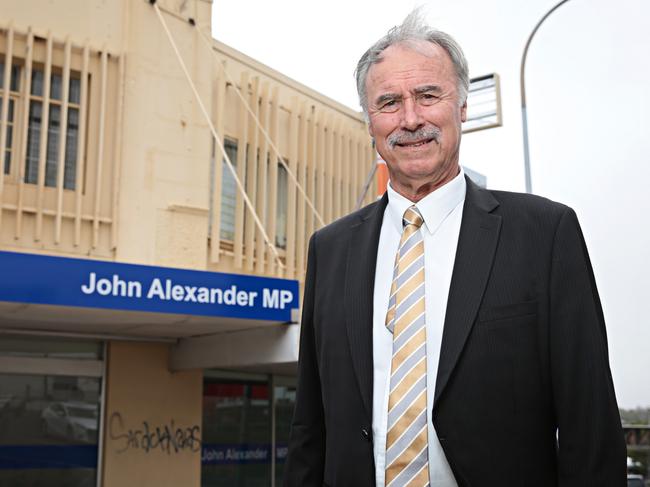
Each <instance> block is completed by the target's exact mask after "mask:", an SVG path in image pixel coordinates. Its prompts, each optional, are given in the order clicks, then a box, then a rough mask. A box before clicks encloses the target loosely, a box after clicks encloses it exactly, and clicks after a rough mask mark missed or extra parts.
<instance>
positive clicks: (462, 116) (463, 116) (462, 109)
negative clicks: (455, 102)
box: [460, 100, 467, 122]
mask: <svg viewBox="0 0 650 487" xmlns="http://www.w3.org/2000/svg"><path fill="white" fill-rule="evenodd" d="M460 121H461V122H467V100H465V102H464V103H463V106H462V107H460Z"/></svg>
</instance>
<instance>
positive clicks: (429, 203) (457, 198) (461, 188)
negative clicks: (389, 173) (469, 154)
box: [387, 166, 466, 235]
mask: <svg viewBox="0 0 650 487" xmlns="http://www.w3.org/2000/svg"><path fill="white" fill-rule="evenodd" d="M465 191H466V183H465V173H464V171H463V168H462V166H461V167H460V171H459V172H458V174H457V175H456V177H455V178H454V179H452V180H451V181H449V182H448V183H447V184H445V185H444V186H441V187H440V188H438V189H436V190H435V191H433V192H431V193H429V194H428V195H426V196H425V197H424V198H422V199H421V200H420V201H418V202H417V203H416V204H415V206H417V209H418V210H419V211H420V214H421V215H422V219H423V220H424V226H425V228H426V229H427V231H428V232H429V233H430V234H431V235H433V234H434V233H435V232H436V230H438V228H439V227H440V225H441V224H442V222H444V221H445V219H446V218H447V217H448V216H449V214H450V213H451V212H452V211H453V210H454V208H456V207H457V206H458V205H459V204H460V203H461V202H463V201H465ZM387 192H388V213H387V215H388V218H389V219H390V222H391V223H392V224H393V225H395V228H396V229H397V231H398V232H399V233H400V234H401V233H402V228H403V227H402V217H403V216H404V212H405V211H406V210H407V208H408V207H409V206H412V205H413V202H412V201H410V200H409V199H407V198H405V197H404V196H402V195H401V194H399V193H397V192H396V191H395V190H394V189H393V188H392V187H391V185H390V182H389V184H388V187H387Z"/></svg>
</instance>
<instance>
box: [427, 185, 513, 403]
mask: <svg viewBox="0 0 650 487" xmlns="http://www.w3.org/2000/svg"><path fill="white" fill-rule="evenodd" d="M466 180H467V193H466V196H465V204H464V208H463V220H462V223H461V227H460V234H459V237H458V247H457V251H456V259H455V262H454V271H453V274H452V278H451V285H450V287H449V298H448V300H447V312H446V315H445V325H444V329H443V333H442V344H441V348H440V362H439V364H438V376H437V379H436V390H435V396H434V407H435V405H436V404H437V402H438V399H439V398H440V395H441V394H442V392H443V391H444V389H445V386H446V385H447V383H448V382H449V378H450V377H451V374H452V372H453V370H454V367H455V366H456V363H457V362H458V359H459V357H460V355H461V352H462V350H463V347H464V346H465V342H466V340H467V337H468V336H469V333H470V331H471V329H472V325H473V323H474V320H475V318H476V313H477V312H478V308H479V305H480V304H481V299H482V298H483V293H484V291H485V286H486V285H487V281H488V277H489V275H490V270H491V269H492V261H493V260H494V254H495V250H496V247H497V242H498V239H499V231H500V229H501V217H500V216H499V215H494V214H491V213H490V212H491V211H492V210H494V209H495V208H496V207H497V206H498V202H497V201H496V200H495V199H494V197H493V196H492V195H491V193H489V192H488V191H485V190H482V189H480V188H479V187H478V186H476V185H475V184H474V183H472V182H471V181H470V180H469V179H468V178H466Z"/></svg>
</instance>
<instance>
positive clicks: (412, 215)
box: [402, 205, 424, 228]
mask: <svg viewBox="0 0 650 487" xmlns="http://www.w3.org/2000/svg"><path fill="white" fill-rule="evenodd" d="M423 223H424V219H423V218H422V215H420V210H418V207H417V206H415V205H413V206H411V207H409V208H408V209H407V210H406V211H405V212H404V217H402V225H404V227H406V226H407V225H415V228H420V227H421V226H422V224H423Z"/></svg>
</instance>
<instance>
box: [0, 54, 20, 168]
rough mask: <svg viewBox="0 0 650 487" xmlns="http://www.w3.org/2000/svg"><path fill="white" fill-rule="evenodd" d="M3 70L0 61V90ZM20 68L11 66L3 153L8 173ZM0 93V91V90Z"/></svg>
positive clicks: (2, 84) (2, 99)
mask: <svg viewBox="0 0 650 487" xmlns="http://www.w3.org/2000/svg"><path fill="white" fill-rule="evenodd" d="M4 72H5V64H4V62H0V90H4ZM19 75H20V70H19V67H18V66H15V65H14V66H12V67H11V82H10V84H9V85H10V90H9V112H8V116H7V139H6V140H7V142H6V145H5V153H4V172H5V174H9V171H10V170H11V153H12V147H13V133H14V113H15V107H16V101H17V99H18V92H19V90H20V78H19ZM0 93H1V92H0ZM3 103H4V97H2V98H0V110H1V109H2V108H3V105H2V104H3ZM0 113H2V111H0Z"/></svg>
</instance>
